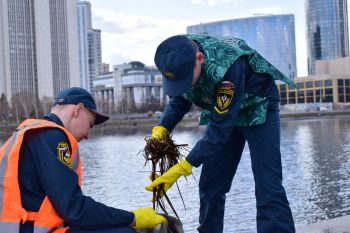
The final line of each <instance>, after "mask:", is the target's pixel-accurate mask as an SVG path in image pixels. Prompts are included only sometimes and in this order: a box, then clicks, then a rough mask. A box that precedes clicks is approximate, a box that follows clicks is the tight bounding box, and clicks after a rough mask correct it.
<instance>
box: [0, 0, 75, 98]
mask: <svg viewBox="0 0 350 233" xmlns="http://www.w3.org/2000/svg"><path fill="white" fill-rule="evenodd" d="M77 45H78V40H77V16H76V2H75V1H70V0H1V1H0V94H1V93H5V95H6V96H7V97H8V98H10V97H12V96H13V95H15V94H17V93H32V94H35V95H36V96H38V97H39V98H42V97H44V96H46V97H53V96H54V95H55V94H56V93H58V92H59V91H60V90H61V89H63V88H66V87H69V86H79V85H80V81H79V65H78V64H79V60H78V59H79V54H78V46H77Z"/></svg>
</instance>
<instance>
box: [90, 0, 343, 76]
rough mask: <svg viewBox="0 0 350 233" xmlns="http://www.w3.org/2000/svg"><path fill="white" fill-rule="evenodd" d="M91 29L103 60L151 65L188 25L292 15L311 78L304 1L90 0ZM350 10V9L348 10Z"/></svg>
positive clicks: (303, 71)
mask: <svg viewBox="0 0 350 233" xmlns="http://www.w3.org/2000/svg"><path fill="white" fill-rule="evenodd" d="M90 2H91V7H92V15H93V16H92V17H93V22H92V24H93V26H94V27H97V28H100V29H101V30H102V34H101V36H102V60H103V62H106V63H110V64H111V65H113V64H118V63H122V62H129V61H133V60H138V61H141V62H143V63H145V64H146V65H153V64H154V62H153V55H154V52H155V49H156V47H157V45H158V44H159V43H160V42H161V41H162V40H164V39H166V38H167V37H169V36H172V35H175V34H184V33H186V27H187V26H189V25H194V24H199V23H208V22H215V21H220V20H227V19H237V18H246V17H252V16H254V14H275V15H277V14H294V15H295V32H296V48H297V51H296V53H297V54H296V55H297V70H298V77H300V76H306V75H307V45H306V23H305V17H306V16H305V9H304V0H296V1H278V0H266V1H257V0H246V1H243V0H179V1H176V2H172V1H160V0H150V1H147V2H145V1H141V0H131V1H128V2H123V3H120V4H116V2H118V1H115V0H91V1H90ZM348 11H349V5H348Z"/></svg>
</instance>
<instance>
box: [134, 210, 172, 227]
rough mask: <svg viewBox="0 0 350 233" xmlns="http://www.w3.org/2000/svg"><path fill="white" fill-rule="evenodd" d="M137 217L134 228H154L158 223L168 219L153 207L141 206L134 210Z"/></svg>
mask: <svg viewBox="0 0 350 233" xmlns="http://www.w3.org/2000/svg"><path fill="white" fill-rule="evenodd" d="M133 213H134V215H135V219H134V222H133V226H132V227H133V228H135V229H136V230H140V229H153V228H155V227H156V226H157V225H158V224H161V223H163V222H165V221H166V218H164V217H163V216H162V215H159V214H157V213H156V211H155V210H154V209H152V208H139V209H136V210H134V211H133Z"/></svg>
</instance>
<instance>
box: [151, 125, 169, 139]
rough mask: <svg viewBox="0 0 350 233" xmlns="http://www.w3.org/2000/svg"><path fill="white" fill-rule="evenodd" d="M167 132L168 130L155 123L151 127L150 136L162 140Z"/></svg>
mask: <svg viewBox="0 0 350 233" xmlns="http://www.w3.org/2000/svg"><path fill="white" fill-rule="evenodd" d="M168 133H169V132H168V130H167V129H166V128H165V127H164V126H161V125H157V126H154V127H153V129H152V138H154V139H157V140H159V141H163V140H164V138H165V136H166V135H167V134H168Z"/></svg>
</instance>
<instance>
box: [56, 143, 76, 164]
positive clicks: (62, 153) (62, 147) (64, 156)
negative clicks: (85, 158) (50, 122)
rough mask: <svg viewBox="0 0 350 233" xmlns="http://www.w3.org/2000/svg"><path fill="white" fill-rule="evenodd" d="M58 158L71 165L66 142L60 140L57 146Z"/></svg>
mask: <svg viewBox="0 0 350 233" xmlns="http://www.w3.org/2000/svg"><path fill="white" fill-rule="evenodd" d="M57 155H58V159H59V160H60V161H61V162H62V163H63V164H64V165H66V166H68V167H71V166H72V161H71V153H70V150H69V145H68V143H67V142H60V143H58V146H57Z"/></svg>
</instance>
